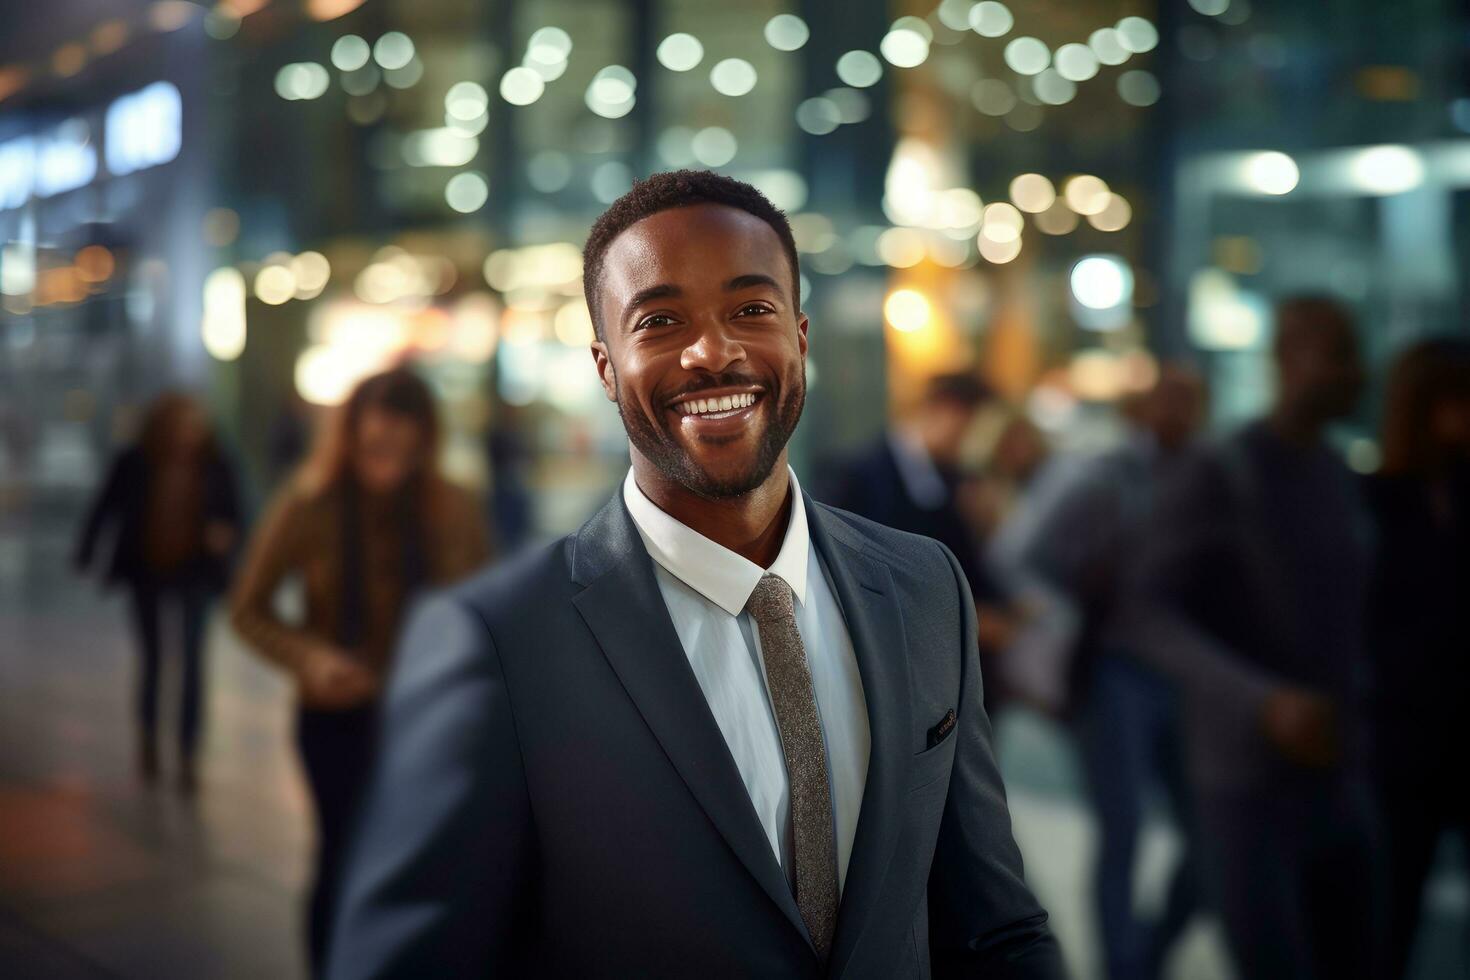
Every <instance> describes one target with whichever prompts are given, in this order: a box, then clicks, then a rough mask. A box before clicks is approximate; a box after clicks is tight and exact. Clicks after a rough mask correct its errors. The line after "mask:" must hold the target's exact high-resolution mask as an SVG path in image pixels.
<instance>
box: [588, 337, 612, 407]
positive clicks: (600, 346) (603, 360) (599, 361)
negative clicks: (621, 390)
mask: <svg viewBox="0 0 1470 980" xmlns="http://www.w3.org/2000/svg"><path fill="white" fill-rule="evenodd" d="M591 351H592V363H594V364H596V365H597V380H599V381H601V382H602V391H603V393H604V394H605V395H607V400H608V401H610V402H615V401H617V400H618V376H617V371H616V370H615V369H614V368H613V362H612V355H611V354H609V353H608V352H607V344H606V343H605V342H603V341H601V340H594V341H593V342H592V346H591Z"/></svg>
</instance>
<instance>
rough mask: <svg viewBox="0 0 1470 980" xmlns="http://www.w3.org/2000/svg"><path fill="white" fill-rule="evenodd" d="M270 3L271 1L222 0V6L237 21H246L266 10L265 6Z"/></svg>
mask: <svg viewBox="0 0 1470 980" xmlns="http://www.w3.org/2000/svg"><path fill="white" fill-rule="evenodd" d="M270 2H271V0H222V2H221V3H220V6H221V7H223V8H224V9H225V10H226V11H227V12H228V13H229V14H230V16H231V17H234V18H235V19H236V20H244V19H245V18H246V17H249V16H250V15H251V14H253V13H257V12H259V11H260V10H262V9H264V7H265V5H266V4H268V3H270Z"/></svg>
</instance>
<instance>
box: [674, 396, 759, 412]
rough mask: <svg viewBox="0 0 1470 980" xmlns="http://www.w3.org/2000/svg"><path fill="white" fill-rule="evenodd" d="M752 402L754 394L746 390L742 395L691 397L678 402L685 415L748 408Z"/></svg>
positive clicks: (753, 402)
mask: <svg viewBox="0 0 1470 980" xmlns="http://www.w3.org/2000/svg"><path fill="white" fill-rule="evenodd" d="M754 404H755V395H754V394H752V393H749V392H747V393H745V394H743V395H725V396H723V397H721V398H691V399H689V400H688V401H684V402H680V403H679V411H681V412H683V413H684V414H685V415H714V414H716V413H718V412H732V411H734V410H736V409H739V408H749V407H750V406H751V405H754Z"/></svg>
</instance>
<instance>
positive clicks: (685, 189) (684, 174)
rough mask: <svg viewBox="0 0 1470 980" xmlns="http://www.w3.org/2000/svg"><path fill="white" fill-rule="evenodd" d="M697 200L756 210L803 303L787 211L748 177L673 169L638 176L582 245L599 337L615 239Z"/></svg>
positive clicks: (585, 289)
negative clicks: (605, 273)
mask: <svg viewBox="0 0 1470 980" xmlns="http://www.w3.org/2000/svg"><path fill="white" fill-rule="evenodd" d="M696 204H723V205H725V206H727V207H732V208H736V209H738V210H741V211H744V212H745V213H747V214H753V215H755V216H756V217H757V218H760V219H761V220H762V221H764V222H765V223H766V224H768V225H770V226H771V230H772V231H774V232H775V233H776V237H777V238H778V239H780V241H781V247H782V249H784V250H785V252H786V260H787V262H788V263H789V264H790V266H791V291H792V301H793V303H794V304H795V305H796V306H800V305H801V270H800V266H799V265H798V263H797V258H796V239H794V238H793V237H792V236H791V224H790V223H789V222H788V221H787V220H786V213H785V212H784V211H782V210H781V209H780V208H778V207H776V206H775V205H774V204H772V203H771V202H770V201H769V200H768V199H767V198H766V196H765V195H764V194H762V193H761V192H760V191H758V190H756V189H755V188H754V187H752V186H750V185H749V184H747V183H744V182H743V181H739V180H735V179H734V178H732V177H726V176H724V175H722V174H717V173H714V172H713V171H709V170H670V171H666V172H664V173H657V174H652V175H650V176H649V177H647V178H646V179H644V180H635V181H634V182H633V189H632V190H630V191H628V193H626V194H624V195H623V196H622V197H620V198H618V199H617V200H616V201H614V202H613V203H612V205H611V206H610V207H609V208H608V209H607V210H606V211H604V212H603V213H602V216H601V217H600V218H598V219H597V220H596V221H595V222H594V223H593V225H592V230H591V231H590V232H589V233H588V235H587V245H586V247H585V248H583V249H582V293H583V295H584V296H585V297H586V298H587V309H588V310H589V311H590V312H591V313H592V324H593V326H594V327H596V328H597V337H598V339H599V340H601V339H603V336H604V334H603V327H602V304H601V303H600V302H599V301H598V295H597V294H598V291H599V289H600V288H601V286H602V260H603V256H604V255H606V254H607V250H608V247H609V246H610V245H612V243H613V239H615V238H617V237H618V236H619V235H621V234H622V233H623V232H624V231H627V230H628V228H630V227H631V226H632V225H635V224H637V223H638V222H640V221H642V220H643V219H644V218H647V217H651V216H652V215H655V214H658V213H659V212H660V211H668V210H671V209H673V208H685V207H692V206H693V205H696Z"/></svg>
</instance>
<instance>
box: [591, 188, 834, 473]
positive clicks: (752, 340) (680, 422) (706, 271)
mask: <svg viewBox="0 0 1470 980" xmlns="http://www.w3.org/2000/svg"><path fill="white" fill-rule="evenodd" d="M791 276H792V272H791V266H790V263H789V262H788V261H787V258H786V253H785V251H784V250H783V249H782V247H781V241H780V239H779V238H778V237H777V236H776V232H775V231H774V230H773V229H772V228H771V227H770V226H769V225H767V224H766V223H765V222H764V221H762V220H761V219H760V218H757V217H756V216H755V215H752V214H747V213H746V212H744V211H741V210H739V209H736V208H731V207H726V206H723V205H715V204H701V205H696V206H693V207H684V208H674V209H671V210H668V211H661V212H659V213H658V214H655V215H652V216H650V217H648V218H645V219H643V220H642V221H639V222H637V223H636V224H634V225H632V226H631V227H629V228H628V229H627V230H626V231H624V232H623V233H622V234H620V235H619V236H618V237H617V238H616V239H614V240H613V243H612V245H611V246H610V247H609V248H608V250H607V252H606V253H605V255H604V258H603V270H602V282H601V288H600V291H599V296H598V297H597V301H598V302H599V303H600V307H601V314H602V324H603V339H602V340H599V341H597V342H595V343H594V344H593V345H592V354H593V357H594V359H595V360H596V362H597V372H598V375H599V376H600V377H601V379H602V386H603V389H604V390H605V391H606V392H607V397H608V398H609V399H610V400H612V401H615V402H616V403H617V406H618V413H619V414H620V415H621V416H622V418H623V426H624V428H626V429H627V431H628V440H629V441H630V442H631V443H632V444H633V448H634V449H635V450H637V452H639V453H641V454H642V455H643V456H644V457H645V458H646V459H647V460H648V461H649V462H651V463H652V464H653V465H654V467H655V468H657V469H658V471H659V472H660V473H661V474H662V475H663V476H664V477H665V478H667V479H669V480H670V481H672V482H674V483H677V484H679V485H680V486H683V487H685V488H687V489H688V490H690V491H692V492H693V493H695V494H697V495H699V496H701V497H705V498H709V499H720V498H728V497H736V496H741V495H743V494H746V493H749V492H750V491H752V490H754V489H755V488H756V487H758V486H760V485H761V483H763V482H764V481H765V479H766V478H767V477H768V476H770V474H771V471H772V470H773V468H774V467H775V465H776V463H777V462H778V461H779V460H780V459H781V457H782V453H783V451H784V450H785V448H786V442H787V440H789V439H790V438H791V433H792V432H793V431H794V430H795V428H796V423H797V421H798V420H799V419H800V418H801V409H802V405H803V403H804V402H805V400H806V349H807V338H806V332H807V318H806V317H805V316H804V315H803V314H802V313H801V312H800V311H799V310H798V309H797V306H796V302H795V300H796V296H795V293H796V289H795V284H794V283H792V281H791Z"/></svg>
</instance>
